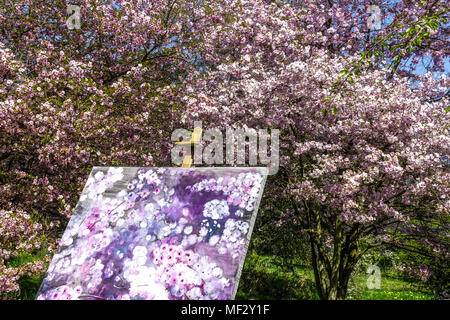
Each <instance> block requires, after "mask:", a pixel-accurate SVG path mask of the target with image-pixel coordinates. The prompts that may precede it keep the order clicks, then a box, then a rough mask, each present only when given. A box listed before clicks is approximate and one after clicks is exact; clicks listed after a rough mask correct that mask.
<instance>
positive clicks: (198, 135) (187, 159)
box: [175, 127, 202, 168]
mask: <svg viewBox="0 0 450 320" xmlns="http://www.w3.org/2000/svg"><path fill="white" fill-rule="evenodd" d="M201 140H202V128H201V127H195V128H194V131H193V132H192V135H191V140H190V141H179V142H175V144H189V145H190V146H191V151H192V147H193V146H194V145H196V144H198V143H201ZM192 154H193V152H191V155H188V156H184V159H183V163H182V164H181V167H182V168H189V167H191V166H192Z"/></svg>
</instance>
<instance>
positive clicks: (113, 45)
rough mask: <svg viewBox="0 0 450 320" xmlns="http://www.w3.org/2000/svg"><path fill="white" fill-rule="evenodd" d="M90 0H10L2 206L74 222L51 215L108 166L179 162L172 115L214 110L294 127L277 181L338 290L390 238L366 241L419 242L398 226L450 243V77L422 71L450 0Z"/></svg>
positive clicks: (3, 25)
mask: <svg viewBox="0 0 450 320" xmlns="http://www.w3.org/2000/svg"><path fill="white" fill-rule="evenodd" d="M74 5H77V6H79V8H80V26H79V29H78V28H70V29H69V26H68V23H67V20H68V14H67V6H68V4H67V2H66V1H60V0H53V1H16V0H5V1H2V3H1V4H0V7H1V8H2V10H1V13H0V133H1V134H0V182H1V184H0V190H1V192H2V197H1V198H0V209H2V210H4V211H2V214H3V215H2V217H6V218H4V219H3V220H1V221H2V223H3V221H6V222H4V223H5V225H6V224H7V220H8V219H10V218H9V217H12V216H13V215H18V216H20V217H21V218H20V219H21V220H20V221H22V220H29V221H31V222H33V223H37V222H36V221H34V220H39V222H40V223H41V224H43V225H44V226H43V229H45V230H47V228H53V229H54V230H59V229H57V228H59V227H57V228H56V229H55V227H51V226H50V225H47V221H46V219H47V218H48V219H50V220H56V221H67V218H68V217H70V214H71V212H72V209H73V207H74V205H75V203H76V201H77V199H78V196H79V194H80V192H81V188H82V186H83V185H84V183H85V180H86V178H87V173H88V172H89V171H90V169H91V167H92V166H93V165H108V166H109V165H130V166H149V165H168V164H170V149H171V148H172V142H171V140H170V135H171V132H172V131H173V130H174V129H175V128H179V127H181V126H182V125H183V124H182V120H183V121H184V123H185V124H188V123H190V122H191V121H193V120H195V119H198V120H202V121H204V124H205V126H206V125H208V124H210V125H212V126H214V127H220V126H222V127H223V128H224V129H225V127H226V126H247V127H251V128H255V129H257V128H274V129H280V130H281V133H282V137H281V138H282V145H281V160H282V167H281V169H280V172H279V174H278V175H277V176H276V177H275V178H274V179H272V183H271V185H270V190H269V191H270V193H267V195H266V197H271V198H273V199H276V200H277V201H280V202H278V209H277V207H275V208H274V209H273V210H281V208H284V206H283V207H282V206H280V203H281V202H283V203H287V204H288V205H287V207H286V210H284V213H285V214H286V217H290V216H294V217H296V219H298V222H299V223H300V224H301V228H299V230H300V231H303V232H305V233H306V234H307V235H308V239H309V242H310V246H311V249H312V253H313V254H314V259H313V260H314V263H315V275H316V284H317V288H318V292H319V294H320V296H321V297H322V298H342V297H344V296H345V291H346V286H347V283H348V278H349V276H350V274H351V271H352V270H353V269H352V268H353V267H354V265H355V263H356V262H357V261H358V257H359V256H360V255H361V254H362V253H363V251H364V250H366V249H368V248H370V247H371V246H374V245H376V244H377V243H369V244H364V245H363V244H361V241H362V240H361V239H364V235H366V234H370V235H374V234H375V235H377V236H378V239H377V241H390V242H391V243H397V245H403V246H405V245H406V242H401V239H400V238H395V237H394V236H393V235H394V233H393V231H392V230H397V231H401V234H402V237H406V236H407V235H410V234H415V235H418V236H420V237H421V239H422V240H423V241H425V240H427V241H429V242H430V243H428V242H426V241H425V242H423V244H424V245H425V246H427V248H428V249H429V250H431V251H430V252H434V254H438V255H439V257H441V258H442V257H444V258H445V257H447V256H448V249H447V248H448V246H447V247H446V246H445V245H443V243H445V242H444V241H443V240H442V237H444V238H445V236H442V237H441V236H440V234H441V233H439V232H441V231H439V232H437V231H436V230H435V229H433V228H435V226H434V223H435V222H436V221H437V220H439V219H440V218H438V217H442V221H448V220H446V219H448V209H447V208H448V207H449V205H448V196H447V194H448V162H447V164H446V162H443V161H442V159H443V157H445V156H447V155H448V125H447V126H446V121H447V122H448V113H446V112H445V108H446V105H445V102H446V100H445V99H446V94H447V93H448V91H446V90H447V88H448V80H447V79H446V78H444V77H442V78H440V79H436V77H435V76H432V74H425V72H422V73H421V72H419V71H420V70H418V69H423V70H425V71H430V72H435V73H439V72H442V71H444V65H445V61H446V60H445V59H448V49H447V48H448V40H447V38H448V22H447V20H446V19H447V17H448V7H446V3H445V1H437V0H435V1H428V2H415V1H407V0H401V1H381V0H380V1H358V2H355V1H348V0H335V1H331V0H327V1H325V0H323V1H322V0H316V1H313V0H307V1H302V2H294V3H293V4H289V3H287V2H282V1H263V0H251V1H245V0H214V1H213V0H206V1H201V2H199V1H190V0H155V1H153V0H152V1H144V0H120V1H99V0H81V1H77V2H76V3H74ZM370 5H378V6H379V7H380V9H381V13H382V18H383V21H382V23H381V26H382V28H381V29H380V30H373V29H371V28H369V26H368V24H367V19H369V18H370V17H371V15H372V13H370V12H368V9H369V6H370ZM422 62H424V64H425V65H424V66H422ZM411 81H414V83H415V87H414V89H411ZM417 215H419V216H420V218H419V216H417ZM39 217H45V219H43V218H39ZM5 219H6V220H5ZM286 219H288V218H286ZM41 220H42V221H41ZM416 221H422V222H423V223H422V228H419V227H418V225H417V224H415V222H416ZM31 222H30V223H31ZM61 225H64V223H63V224H61ZM397 225H398V227H397ZM438 225H439V228H438V229H437V230H441V228H440V226H441V225H442V223H439V224H438ZM393 227H395V228H394V229H392V228H393ZM423 228H427V230H428V231H427V232H423V230H424V229H423ZM24 230H25V229H24ZM27 230H28V229H27ZM420 230H422V232H419V231H420ZM26 234H29V235H30V236H29V237H30V238H31V237H32V235H33V234H34V233H33V232H31V231H29V232H28V231H27V232H26ZM425 234H428V235H431V234H433V235H434V238H433V239H431V236H425ZM443 234H444V235H445V233H443ZM388 235H390V237H391V238H392V239H387V238H386V239H384V238H383V239H382V238H381V237H382V236H388ZM436 236H437V238H436ZM56 238H57V237H55V236H53V238H49V239H48V241H49V242H52V243H54V242H55V239H56ZM394 238H395V239H394ZM11 239H12V238H11ZM14 239H15V240H14V241H15V243H16V242H17V243H18V245H19V244H20V243H24V244H25V248H26V247H27V246H28V245H29V243H30V242H29V240H26V239H24V238H14ZM33 239H34V238H33ZM430 239H431V240H430ZM8 241H9V240H8ZM30 241H31V240H30ZM0 243H1V248H0V249H2V250H6V251H8V252H10V251H11V250H10V249H9V247H8V249H6V247H5V246H6V245H5V244H4V243H3V242H0ZM364 246H365V247H364ZM29 248H30V247H29ZM30 250H33V247H31V248H30ZM327 250H331V251H327ZM6 251H4V252H6ZM2 252H3V251H2ZM14 254H15V252H14V251H13V255H14ZM10 256H11V254H9V253H8V258H9V257H10ZM2 257H3V256H2ZM4 257H6V254H5V256H4ZM7 260H8V259H7V258H2V262H0V276H2V277H4V278H2V279H6V280H4V282H0V292H2V291H7V290H8V291H10V290H12V289H11V288H15V289H17V286H16V285H15V284H14V283H15V280H14V279H16V278H17V275H18V274H21V275H22V274H26V272H25V271H24V272H22V271H20V272H19V271H18V272H16V271H14V270H9V269H8V270H9V271H8V272H6V271H2V270H6V269H5V268H3V266H2V263H3V265H6V264H7ZM2 268H3V269H2ZM38 269H39V270H40V268H37V269H36V268H35V269H34V271H30V270H29V272H30V273H33V272H34V273H36V272H40V271H39V270H38ZM27 272H28V271H27ZM9 275H10V276H9ZM8 279H9V280H8ZM2 281H3V280H2ZM2 283H6V285H3V284H2ZM6 288H7V290H6Z"/></svg>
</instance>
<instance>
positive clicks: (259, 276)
mask: <svg viewBox="0 0 450 320" xmlns="http://www.w3.org/2000/svg"><path fill="white" fill-rule="evenodd" d="M42 254H44V253H43V252H39V253H38V255H34V256H33V255H30V254H21V255H19V256H18V257H16V258H14V259H12V260H11V261H10V264H9V265H10V266H18V265H21V264H23V263H26V262H30V261H33V260H35V259H36V256H39V257H40V256H41V255H42ZM294 271H295V272H294V273H292V272H286V271H285V270H283V268H281V267H280V266H279V265H278V264H277V263H276V259H275V258H272V257H268V256H257V255H254V254H253V255H248V257H247V259H246V263H245V265H244V270H243V273H242V277H241V280H240V282H239V290H238V292H237V295H236V299H239V300H247V299H266V300H277V299H303V300H309V299H313V300H317V299H319V297H318V295H317V293H316V290H315V287H314V275H313V271H312V269H310V268H305V267H302V266H298V267H295V268H294ZM367 277H368V275H364V274H360V275H359V274H358V275H356V276H354V277H353V278H352V280H351V283H350V285H349V293H348V296H347V299H355V300H429V299H434V296H433V295H432V294H431V293H429V292H426V291H424V290H419V289H417V288H416V287H414V286H413V285H412V284H410V283H408V282H406V281H404V280H403V279H401V278H398V277H396V276H395V274H393V273H388V272H386V273H383V272H382V275H381V286H380V289H368V288H367V285H366V282H367ZM42 279H43V276H41V277H38V276H31V277H30V276H25V277H22V278H21V279H20V280H19V286H20V291H19V292H16V293H14V294H8V297H9V298H13V299H23V300H32V299H34V297H35V296H36V293H37V290H38V289H39V286H40V284H41V282H42Z"/></svg>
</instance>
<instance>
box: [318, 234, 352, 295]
mask: <svg viewBox="0 0 450 320" xmlns="http://www.w3.org/2000/svg"><path fill="white" fill-rule="evenodd" d="M338 238H339V237H338ZM341 240H342V239H341ZM320 245H321V244H320V243H319V242H318V241H317V238H314V237H312V236H311V237H310V246H311V253H312V266H313V271H314V279H315V284H316V289H317V293H318V295H319V298H320V299H321V300H343V299H345V297H346V295H347V290H348V283H349V280H350V276H351V274H352V272H353V269H354V266H355V265H356V249H355V248H356V245H355V244H353V245H351V246H350V248H351V249H352V250H348V249H349V247H345V246H342V243H335V245H334V247H335V250H334V252H333V256H332V258H331V259H330V258H329V257H327V255H326V254H325V253H324V251H323V248H320V247H319V246H320Z"/></svg>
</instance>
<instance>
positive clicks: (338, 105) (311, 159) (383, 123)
mask: <svg viewBox="0 0 450 320" xmlns="http://www.w3.org/2000/svg"><path fill="white" fill-rule="evenodd" d="M227 4H228V5H227V6H226V8H225V6H219V5H218V6H217V7H216V10H217V11H216V14H217V16H221V17H223V18H222V19H223V20H224V21H228V23H226V24H225V25H221V27H220V28H218V29H219V30H217V29H214V30H210V31H208V30H207V31H206V32H207V33H208V34H209V37H208V38H207V39H206V44H205V47H206V48H214V47H215V46H218V45H219V44H220V43H223V42H225V43H226V45H227V48H230V50H231V52H230V53H229V54H228V55H226V58H223V59H221V60H220V63H219V64H218V65H217V66H215V67H214V68H211V70H210V72H207V73H205V74H204V75H202V76H201V77H198V78H197V79H195V80H194V79H192V81H190V82H189V83H188V84H187V86H186V89H185V90H184V92H185V93H186V96H185V100H186V101H187V104H188V106H189V110H190V113H189V116H190V117H186V121H188V122H190V121H192V117H195V118H199V119H203V120H204V121H205V119H208V121H209V124H210V125H214V126H221V127H222V128H224V126H237V127H249V128H255V129H258V128H268V127H271V128H277V129H280V130H281V132H282V137H281V140H282V142H281V150H280V152H281V154H280V157H281V159H280V160H281V161H280V162H281V168H280V172H279V174H278V175H277V176H275V178H274V179H273V181H272V184H271V186H269V188H270V195H268V194H266V197H274V198H277V199H279V202H278V204H279V207H278V209H277V207H276V206H275V208H273V207H272V208H271V209H269V210H282V209H284V210H286V217H290V216H293V217H294V218H295V219H296V220H297V222H298V224H299V226H300V230H299V231H301V232H304V233H306V234H307V236H308V241H309V244H310V248H311V253H312V264H313V269H314V275H315V280H316V287H317V291H318V293H319V296H320V298H322V299H342V298H345V295H346V292H347V287H348V281H349V279H350V276H351V274H352V272H353V270H354V268H355V266H356V264H357V262H358V261H359V259H360V257H361V256H362V255H363V254H364V253H366V252H367V251H368V250H370V249H372V248H374V247H376V246H379V245H381V244H383V243H387V242H390V243H397V244H398V243H402V244H405V245H406V242H405V241H403V240H401V237H403V236H405V235H406V234H408V235H409V236H412V235H414V236H416V237H419V238H420V239H422V240H421V241H422V243H427V246H428V247H429V248H430V249H431V250H432V251H435V252H439V254H440V256H441V257H445V258H446V259H448V256H449V252H448V224H446V223H447V222H446V221H448V214H449V211H448V208H449V199H448V194H449V185H448V181H449V167H448V162H446V161H445V157H446V156H448V154H449V146H450V144H449V142H450V139H449V136H448V129H449V128H448V120H449V115H448V113H447V112H446V111H445V107H446V104H445V102H444V101H443V100H438V101H436V102H426V101H424V99H425V97H426V95H427V94H428V93H429V92H430V90H437V91H439V92H441V91H443V89H444V88H446V87H448V80H447V79H446V78H445V77H443V78H441V79H440V80H439V81H435V80H433V79H432V77H431V74H428V75H427V76H425V77H424V78H423V81H422V82H421V87H420V88H417V89H415V90H413V89H411V85H410V82H409V81H408V79H407V78H405V77H393V78H391V76H390V75H391V72H392V71H391V70H386V69H379V68H375V67H374V62H375V57H371V58H369V59H368V60H361V59H360V55H358V54H356V53H355V54H346V55H339V54H336V53H335V52H333V50H331V51H330V50H329V48H328V45H327V44H328V38H327V37H326V36H322V35H321V32H320V31H316V32H315V33H314V32H312V31H311V29H313V28H309V25H308V26H306V28H304V27H302V26H303V23H305V22H304V20H303V18H302V15H301V14H299V11H298V10H299V9H296V8H294V7H290V6H286V7H283V6H279V5H277V4H276V3H272V4H266V5H263V4H262V3H259V2H257V1H231V2H227ZM355 65H358V69H359V70H360V72H359V73H355V74H353V75H352V78H351V79H349V78H348V77H345V74H343V73H342V72H341V71H342V70H349V69H350V68H351V67H352V66H355ZM389 79H391V80H389ZM286 204H288V205H286ZM439 221H441V222H439ZM430 228H431V229H432V230H434V235H433V236H431V237H430V236H429V235H430V232H424V229H430ZM368 236H371V237H372V240H369V238H368Z"/></svg>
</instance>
